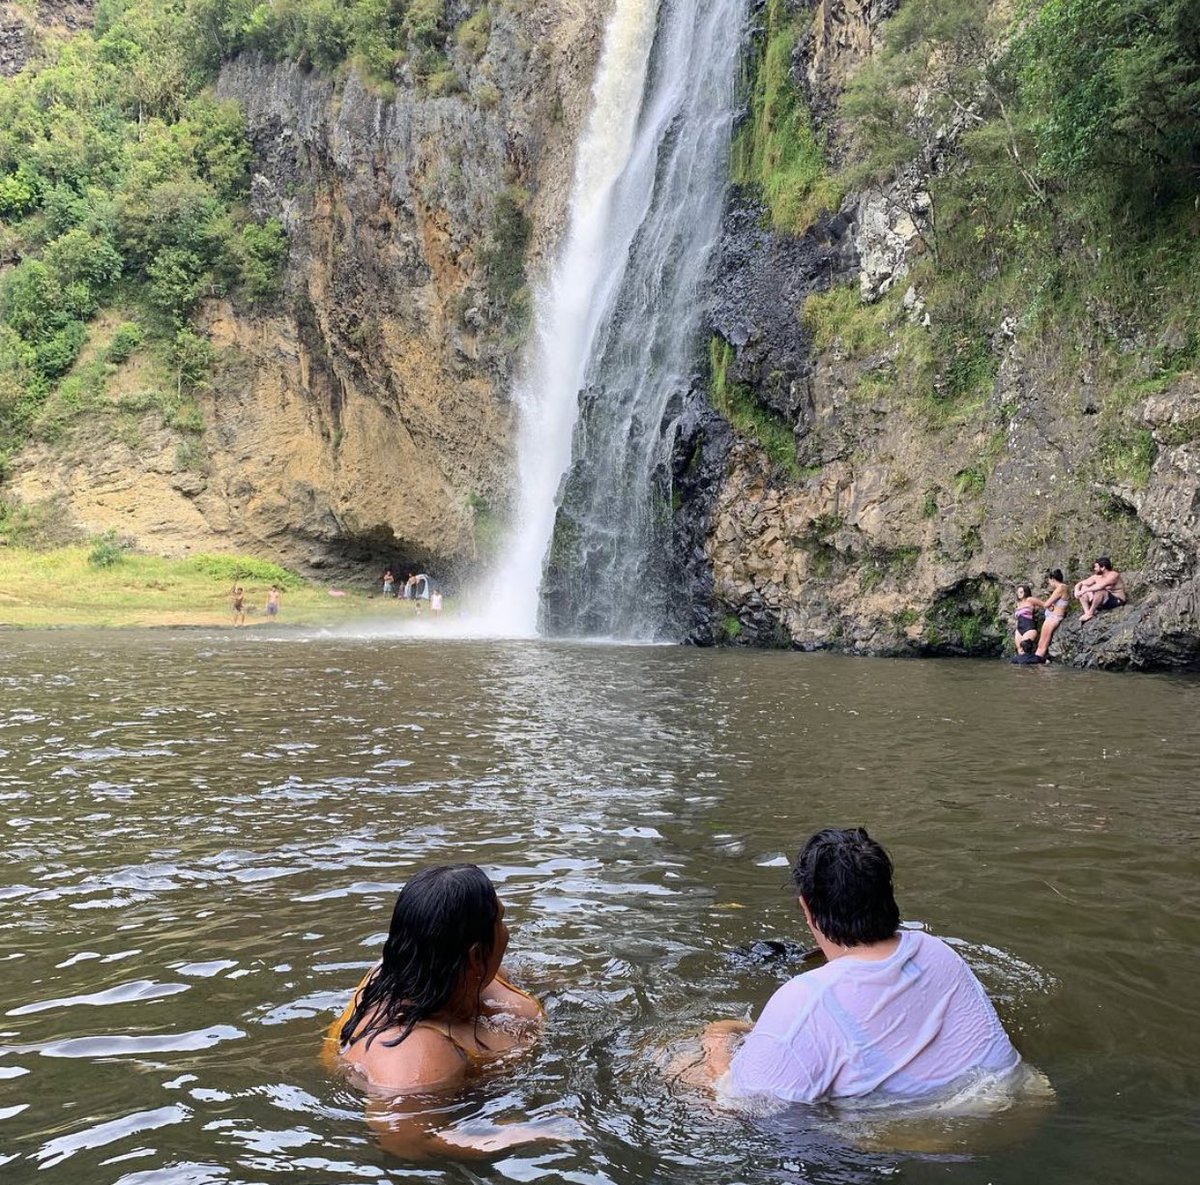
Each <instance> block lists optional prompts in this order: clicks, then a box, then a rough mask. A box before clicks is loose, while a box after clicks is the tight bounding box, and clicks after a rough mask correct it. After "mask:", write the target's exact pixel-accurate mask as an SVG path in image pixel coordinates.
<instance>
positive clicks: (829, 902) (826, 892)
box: [792, 827, 900, 946]
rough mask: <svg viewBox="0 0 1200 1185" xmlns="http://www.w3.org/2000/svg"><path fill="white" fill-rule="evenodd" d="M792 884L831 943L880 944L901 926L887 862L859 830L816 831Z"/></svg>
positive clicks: (798, 861) (802, 851) (880, 849)
mask: <svg viewBox="0 0 1200 1185" xmlns="http://www.w3.org/2000/svg"><path fill="white" fill-rule="evenodd" d="M792 880H793V882H794V883H795V885H796V888H797V889H798V890H799V891H800V895H801V896H802V897H803V898H804V902H805V904H806V905H807V906H808V911H809V913H810V914H812V919H813V921H814V922H815V923H816V925H817V927H818V928H819V929H820V931H821V933H822V934H823V935H824V936H825V937H826V938H828V939H829V941H830V942H836V943H837V944H838V945H839V946H863V945H867V944H870V943H873V942H885V941H886V940H887V939H889V938H891V937H892V936H893V935H894V934H895V933H896V930H897V929H898V928H899V926H900V909H899V907H898V906H897V905H896V896H895V893H894V891H893V889H892V861H891V858H890V857H889V856H888V854H887V852H886V851H884V849H883V847H882V845H881V844H878V843H876V842H875V841H874V840H873V839H872V838H871V837H870V836H869V835H868V834H867V833H866V831H865V830H864V829H863V828H862V827H852V828H849V829H848V830H841V829H839V828H836V827H827V828H826V829H825V830H824V831H818V832H817V833H816V835H814V836H813V837H812V838H811V839H810V840H809V841H808V842H807V843H806V844H805V845H804V847H802V848H801V849H800V854H799V855H798V856H797V857H796V866H795V867H794V868H793V869H792Z"/></svg>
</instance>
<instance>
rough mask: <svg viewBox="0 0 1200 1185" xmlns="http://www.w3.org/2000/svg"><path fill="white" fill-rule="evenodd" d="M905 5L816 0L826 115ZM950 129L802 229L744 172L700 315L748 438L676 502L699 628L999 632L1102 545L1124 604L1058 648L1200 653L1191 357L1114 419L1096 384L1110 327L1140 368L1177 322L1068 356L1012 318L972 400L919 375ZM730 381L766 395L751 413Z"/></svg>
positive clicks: (1189, 658) (733, 415) (979, 644)
mask: <svg viewBox="0 0 1200 1185" xmlns="http://www.w3.org/2000/svg"><path fill="white" fill-rule="evenodd" d="M892 8H894V5H890V4H884V5H879V4H871V3H859V2H857V0H844V2H840V0H833V2H831V3H827V4H822V5H820V6H818V7H817V9H816V10H815V12H814V15H813V24H812V27H811V30H810V32H809V33H808V34H807V36H806V37H805V38H803V39H802V40H801V41H800V44H799V47H798V49H797V51H796V53H795V55H794V57H793V60H792V67H791V69H792V78H793V81H794V82H795V83H796V85H797V86H798V87H800V88H801V89H803V90H804V91H805V93H806V94H807V96H808V99H809V106H810V107H811V109H812V111H813V113H814V115H815V117H817V118H818V119H819V118H820V116H821V113H822V112H825V113H828V112H832V111H833V110H834V109H835V108H836V96H837V88H838V87H839V86H840V85H841V81H842V80H843V79H844V78H845V77H846V75H847V74H848V73H849V72H850V71H851V70H853V68H854V67H855V65H856V64H857V63H859V62H861V61H862V60H863V59H864V57H865V56H866V55H867V54H868V53H869V52H871V50H872V46H875V47H877V46H878V45H879V41H880V36H881V32H880V31H881V28H882V24H881V20H882V18H883V17H885V16H887V15H888V13H889V12H890V11H891V9H892ZM758 12H759V19H760V21H761V20H762V19H764V17H763V9H762V8H760V9H759V10H758ZM831 134H832V133H831ZM953 151H954V146H953V136H952V135H950V134H949V133H946V132H945V130H944V129H943V131H942V132H941V133H939V138H938V139H937V141H936V142H935V143H931V144H930V145H929V146H928V147H927V149H926V150H925V152H924V153H923V155H922V156H921V157H920V159H918V160H917V161H916V162H914V163H913V165H912V166H910V167H909V168H907V169H905V170H901V171H900V173H899V174H898V175H897V177H896V179H895V180H894V181H893V182H892V183H890V184H889V185H886V186H882V187H873V188H872V189H871V190H869V191H867V192H862V193H850V194H848V195H847V196H846V197H845V199H844V200H843V201H842V202H841V204H840V207H839V208H838V209H837V210H835V211H830V212H826V213H825V214H823V215H822V216H821V217H820V218H818V219H817V220H816V222H815V224H814V225H813V226H812V227H811V229H810V230H809V231H808V232H807V233H803V234H799V235H797V234H788V233H783V232H780V231H778V230H773V229H771V228H770V226H769V221H770V219H769V216H768V214H767V211H766V210H765V209H764V208H763V207H762V206H761V205H760V204H759V203H758V201H757V199H756V197H755V196H754V195H753V194H751V193H747V192H744V191H741V190H738V189H735V190H734V191H733V193H732V195H731V199H730V206H729V210H728V212H727V215H726V218H725V222H724V233H723V238H722V242H721V246H720V256H719V265H718V269H717V273H716V279H715V283H714V284H713V287H712V292H711V295H710V299H709V306H708V314H707V324H708V332H709V334H710V335H711V341H712V342H713V351H714V354H713V356H714V357H720V358H721V359H722V364H721V373H720V375H719V376H717V375H714V376H713V386H714V389H715V388H716V387H717V386H720V387H721V388H722V390H721V392H720V394H721V396H722V399H723V401H724V403H725V405H726V406H725V408H724V410H725V411H726V418H729V419H731V421H732V422H733V424H734V443H733V445H732V448H730V449H729V450H728V453H727V457H728V459H727V461H726V462H725V464H724V465H723V467H722V468H721V470H720V473H719V475H714V474H713V473H712V472H711V470H710V471H709V473H708V479H707V480H706V481H704V482H701V483H698V484H697V483H693V488H692V489H691V490H690V491H689V500H688V501H687V503H686V504H685V506H684V508H683V509H682V511H681V512H680V518H681V519H684V520H686V519H687V518H688V517H689V516H692V515H694V516H697V518H699V519H701V520H702V521H703V522H705V523H706V524H707V530H706V532H705V535H706V545H705V546H706V556H707V559H708V561H709V563H710V564H711V570H712V582H711V592H709V591H708V588H709V586H708V585H706V584H705V583H704V582H703V581H695V580H693V582H692V584H691V586H690V592H691V595H692V597H693V598H694V599H696V600H698V602H699V604H700V609H699V610H698V612H697V619H698V621H699V622H700V624H699V625H698V626H697V628H696V629H695V630H694V632H693V639H694V640H696V641H700V642H709V641H714V642H718V643H729V644H736V645H758V646H782V647H794V648H800V649H806V650H808V649H832V650H840V651H845V652H850V653H857V654H876V655H906V654H907V655H931V654H979V655H984V654H1001V653H1003V652H1004V651H1005V650H1006V648H1009V647H1010V646H1011V642H1010V640H1009V639H1010V635H1011V610H1012V605H1013V603H1014V600H1015V597H1014V589H1015V586H1016V584H1017V583H1018V582H1032V583H1033V585H1034V588H1035V592H1036V591H1038V590H1039V589H1040V588H1042V587H1044V583H1043V573H1044V572H1045V571H1046V570H1047V569H1049V568H1061V569H1062V570H1063V571H1064V573H1065V575H1066V578H1067V581H1068V583H1073V582H1074V581H1076V580H1079V579H1081V578H1082V577H1083V576H1086V575H1088V574H1089V573H1090V570H1091V562H1092V559H1093V558H1094V557H1095V556H1096V555H1100V554H1107V555H1110V556H1111V557H1112V559H1113V561H1114V564H1115V566H1116V567H1118V568H1119V569H1120V570H1122V571H1123V572H1124V574H1125V577H1126V582H1127V585H1128V588H1129V592H1130V604H1129V606H1128V607H1127V608H1125V609H1121V610H1118V611H1115V612H1111V613H1105V614H1101V615H1100V616H1098V617H1097V618H1096V619H1095V620H1093V621H1091V622H1089V623H1086V624H1081V623H1079V621H1078V609H1077V608H1076V609H1074V610H1073V615H1072V617H1070V618H1068V620H1067V622H1066V623H1065V624H1064V625H1063V626H1062V627H1061V629H1060V630H1059V632H1058V634H1057V636H1056V639H1055V642H1054V647H1053V652H1054V654H1055V655H1056V656H1057V657H1059V658H1060V659H1062V660H1064V661H1066V662H1069V663H1071V664H1074V665H1077V666H1087V667H1104V668H1109V669H1198V668H1200V616H1198V614H1200V608H1198V593H1200V577H1198V576H1197V567H1198V565H1197V560H1198V557H1200V518H1198V514H1197V508H1198V507H1200V443H1197V442H1196V441H1195V440H1194V439H1193V438H1194V437H1195V436H1196V426H1197V425H1198V424H1200V385H1198V384H1197V381H1196V378H1195V376H1194V375H1192V374H1182V375H1179V376H1178V377H1177V378H1175V379H1173V380H1172V381H1170V382H1169V383H1168V384H1166V385H1164V384H1161V383H1160V384H1158V389H1157V391H1156V393H1154V394H1149V395H1141V396H1140V397H1137V396H1136V395H1135V396H1133V397H1132V398H1136V403H1134V404H1132V405H1131V406H1128V407H1124V408H1122V411H1121V414H1122V416H1123V417H1124V419H1123V420H1122V421H1121V423H1120V431H1121V432H1123V433H1124V435H1123V436H1122V437H1120V439H1118V438H1117V436H1116V429H1115V428H1114V419H1113V417H1112V415H1111V414H1109V410H1110V407H1111V404H1112V402H1113V401H1112V400H1111V399H1110V398H1109V394H1110V391H1109V388H1108V387H1107V386H1106V384H1107V383H1110V382H1111V379H1110V378H1109V377H1108V375H1109V373H1110V372H1111V369H1112V362H1111V357H1112V355H1113V353H1114V351H1113V350H1112V349H1111V348H1110V347H1106V348H1107V349H1108V353H1107V354H1106V353H1105V350H1104V349H1102V348H1101V346H1100V340H1101V338H1102V337H1104V338H1107V339H1108V340H1109V341H1111V340H1112V339H1113V337H1114V336H1115V337H1116V338H1117V339H1118V344H1117V346H1116V348H1115V353H1116V355H1117V356H1118V358H1119V359H1120V358H1121V357H1124V358H1127V359H1129V360H1130V362H1129V366H1130V367H1132V368H1133V369H1135V370H1136V365H1137V363H1136V361H1135V360H1136V359H1137V358H1138V357H1140V356H1142V355H1145V356H1147V357H1150V356H1153V355H1155V354H1156V352H1157V354H1158V355H1159V356H1161V354H1162V353H1163V351H1169V350H1170V349H1171V348H1172V342H1170V341H1167V340H1165V339H1164V341H1162V342H1158V341H1156V340H1154V337H1153V336H1151V337H1150V338H1149V339H1148V338H1147V336H1146V334H1145V331H1144V330H1142V331H1133V330H1130V331H1128V332H1127V334H1126V336H1125V338H1124V339H1122V338H1121V331H1120V330H1119V329H1114V327H1113V326H1112V325H1103V324H1097V327H1096V333H1095V338H1096V342H1095V344H1094V346H1089V345H1087V343H1085V345H1084V347H1083V348H1082V350H1081V351H1080V352H1079V353H1077V354H1074V355H1072V356H1071V361H1070V362H1069V363H1066V364H1064V361H1063V354H1064V353H1068V354H1069V353H1070V352H1069V351H1067V350H1066V349H1065V348H1063V349H1060V345H1059V343H1055V342H1053V341H1051V342H1050V343H1048V344H1047V343H1046V342H1045V341H1042V342H1037V341H1034V340H1033V339H1031V338H1029V337H1028V336H1024V337H1023V336H1022V335H1021V334H1020V333H1019V332H1018V327H1017V325H1016V322H1015V320H1014V319H1011V318H1009V319H1007V320H1006V319H1005V318H1003V317H1001V318H998V319H997V321H996V323H995V324H994V325H993V326H992V327H991V329H990V338H988V339H986V340H985V341H984V343H983V344H984V346H985V347H986V349H987V351H988V352H989V354H990V356H991V357H992V358H994V359H996V362H995V366H994V375H995V377H994V380H993V381H992V382H991V384H990V387H989V388H988V389H987V391H986V393H985V394H984V395H983V397H982V398H981V400H980V401H979V404H978V406H973V407H972V408H971V410H970V412H969V414H965V413H964V414H962V415H957V416H956V415H947V414H942V413H941V405H940V404H939V403H938V400H937V395H938V393H937V392H936V391H935V392H933V393H932V394H933V398H926V399H923V400H922V399H914V398H912V397H911V393H909V392H906V391H905V384H904V377H905V367H906V366H907V365H908V359H909V357H910V355H911V354H912V352H913V351H914V350H919V349H920V348H922V347H921V340H922V335H925V334H929V333H931V332H935V331H936V330H937V328H938V327H937V326H936V325H932V326H931V323H930V317H929V314H928V311H927V309H926V307H925V302H924V300H923V297H922V293H921V291H920V290H919V289H918V288H916V287H913V286H911V285H910V281H909V279H908V271H909V268H910V266H911V264H912V261H913V260H914V259H915V258H916V257H917V256H918V255H919V254H920V253H922V252H923V251H925V250H926V249H927V241H928V238H929V237H930V236H929V226H928V219H929V218H930V217H931V216H932V214H931V212H930V210H929V202H928V195H927V194H926V193H925V192H924V191H925V188H926V187H927V185H928V183H929V177H930V176H931V175H932V174H934V173H936V172H937V171H938V170H939V169H943V168H945V167H946V161H947V160H948V159H950V154H952V153H953ZM831 291H833V292H835V294H836V293H844V294H846V295H845V298H844V300H843V304H842V305H841V307H842V308H843V309H847V308H848V309H850V312H849V313H847V314H845V315H844V316H843V317H842V321H841V323H839V324H837V325H835V326H834V327H833V329H832V330H830V329H829V327H828V326H827V325H821V324H817V325H815V326H814V325H813V323H812V321H811V319H810V318H809V317H808V316H807V315H806V305H807V303H808V302H809V300H810V299H820V297H819V296H817V297H814V294H829V293H830V292H831ZM860 302H863V305H864V307H867V306H870V305H874V304H876V303H882V302H890V308H891V309H892V310H893V313H892V317H893V320H892V323H891V327H890V328H889V330H888V332H886V333H882V334H878V335H876V336H875V337H870V336H869V335H868V334H867V333H866V332H865V331H863V330H862V326H861V322H860V321H856V320H855V319H854V311H853V306H854V305H857V304H859V303H860ZM826 307H828V305H827V306H826ZM1160 332H1161V333H1162V334H1164V335H1169V333H1170V332H1171V331H1170V330H1169V329H1168V328H1166V327H1163V328H1162V329H1161V331H1160ZM856 334H857V335H859V336H855V335H856ZM1139 352H1140V353H1139ZM1106 367H1107V368H1108V369H1107V371H1106ZM1145 386H1146V387H1147V388H1149V389H1153V385H1152V384H1150V383H1146V384H1145ZM1131 389H1133V390H1134V391H1135V392H1136V390H1137V387H1136V383H1135V384H1134V385H1133V387H1132V388H1131ZM739 401H740V404H741V405H745V406H749V407H750V408H751V410H752V415H751V417H750V419H749V420H747V421H746V422H745V423H742V424H739V414H738V406H739ZM745 406H742V411H743V412H744V411H745ZM764 415H765V416H766V417H767V418H768V421H769V422H767V423H766V425H765V427H764V424H763V421H762V417H763V416H764ZM754 417H758V422H757V423H756V422H755V419H754ZM744 418H745V417H744V416H743V419H744ZM772 425H774V427H775V428H779V427H780V426H782V429H783V432H784V434H785V439H786V437H787V435H788V434H790V437H791V441H792V443H793V444H794V454H793V457H791V458H789V457H787V456H786V455H785V456H784V457H783V459H782V460H781V459H780V456H779V453H778V450H772V449H771V448H768V447H766V445H765V444H764V441H765V439H766V437H765V436H764V432H767V434H768V435H769V431H768V430H769V429H772ZM1119 449H1125V450H1126V451H1125V452H1119V451H1118V450H1119ZM784 451H785V453H786V451H787V450H786V449H785V450H784ZM1134 454H1136V455H1134ZM1151 457H1152V458H1153V459H1152V461H1151V460H1150V458H1151Z"/></svg>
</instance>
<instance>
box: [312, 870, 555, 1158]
mask: <svg viewBox="0 0 1200 1185" xmlns="http://www.w3.org/2000/svg"><path fill="white" fill-rule="evenodd" d="M507 948H508V928H507V927H506V926H505V924H504V906H503V904H502V903H501V901H500V899H499V898H498V897H497V896H496V890H495V888H494V887H493V886H492V882H491V881H490V880H488V878H487V876H486V875H485V873H484V872H483V871H482V870H481V869H479V868H477V867H475V865H474V864H452V865H445V866H442V867H439V868H426V869H424V870H423V871H421V872H419V873H417V874H416V875H415V876H414V877H413V878H412V879H411V880H410V881H409V882H408V884H406V885H405V886H404V888H403V889H402V890H401V891H400V895H399V897H398V898H397V899H396V905H395V908H394V910H393V911H392V923H391V927H390V929H389V931H388V937H387V941H386V942H385V943H384V946H383V958H382V959H381V960H380V962H379V963H378V965H377V966H375V967H374V968H372V970H370V971H369V972H367V974H366V976H365V977H364V978H363V980H362V982H361V983H360V984H359V985H358V987H357V988H356V989H355V992H354V996H353V997H352V999H351V1001H350V1003H349V1005H348V1006H347V1008H346V1010H345V1012H343V1013H342V1016H341V1017H340V1018H339V1019H338V1020H337V1021H336V1022H335V1023H334V1024H333V1025H332V1026H331V1027H330V1029H329V1032H328V1034H327V1036H326V1044H325V1055H326V1059H327V1062H329V1063H331V1064H335V1065H341V1066H342V1067H344V1068H347V1069H349V1070H351V1071H353V1072H354V1073H355V1074H356V1075H357V1076H358V1077H360V1078H361V1079H362V1080H365V1083H366V1085H367V1086H368V1088H369V1089H370V1090H371V1093H372V1094H374V1095H375V1096H376V1097H379V1096H380V1095H381V1094H386V1095H389V1096H396V1095H402V1094H406V1093H411V1092H420V1093H422V1094H427V1093H429V1092H431V1091H439V1092H444V1091H446V1090H448V1089H453V1088H455V1087H458V1086H460V1085H461V1084H462V1083H463V1082H464V1081H465V1080H466V1078H467V1077H468V1075H469V1074H470V1073H471V1072H472V1071H473V1070H475V1069H477V1068H478V1067H479V1066H480V1065H482V1064H484V1063H487V1062H494V1061H496V1060H497V1059H498V1058H500V1057H501V1056H502V1055H504V1054H506V1053H510V1052H513V1051H515V1050H519V1049H525V1048H527V1047H528V1046H529V1045H531V1044H532V1043H533V1041H534V1040H535V1039H536V1037H537V1032H538V1029H539V1027H540V1026H539V1022H540V1021H541V1018H542V1015H543V1014H542V1006H541V1004H539V1003H538V1001H537V1000H535V999H534V998H533V996H531V995H529V994H528V993H527V992H523V991H521V990H520V989H519V988H516V987H514V986H513V985H512V984H511V983H509V981H508V980H507V979H505V978H504V976H503V975H501V974H500V963H501V960H502V959H503V957H504V952H505V950H506V949H507ZM368 1118H370V1119H371V1120H372V1123H373V1125H374V1126H376V1127H377V1128H378V1129H379V1133H380V1137H381V1140H382V1142H383V1143H384V1145H385V1147H388V1148H389V1149H390V1150H391V1151H395V1152H398V1153H400V1154H401V1155H405V1156H409V1157H412V1156H418V1157H419V1156H423V1155H428V1154H429V1153H430V1152H433V1151H441V1152H443V1153H449V1154H451V1155H461V1154H462V1153H463V1152H466V1153H467V1154H472V1153H490V1152H494V1151H498V1150H500V1149H502V1148H507V1147H511V1146H513V1145H515V1144H520V1143H527V1142H529V1141H530V1140H538V1139H561V1138H563V1137H562V1135H561V1134H556V1133H554V1132H551V1131H548V1130H546V1129H545V1128H538V1129H534V1128H532V1127H531V1126H530V1125H528V1124H508V1125H504V1126H499V1127H495V1128H494V1129H493V1131H492V1132H490V1133H488V1134H485V1135H482V1136H480V1135H474V1134H473V1135H469V1136H468V1135H465V1134H463V1133H457V1132H453V1131H436V1130H432V1127H433V1121H432V1120H428V1121H422V1120H421V1118H420V1114H419V1112H418V1113H416V1114H413V1113H411V1112H410V1113H408V1114H406V1115H402V1116H401V1115H398V1114H397V1112H396V1110H395V1108H394V1107H393V1108H392V1109H391V1110H390V1111H387V1112H386V1113H385V1114H384V1115H383V1118H382V1120H381V1118H380V1115H379V1113H375V1114H371V1113H370V1112H369V1115H368Z"/></svg>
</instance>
